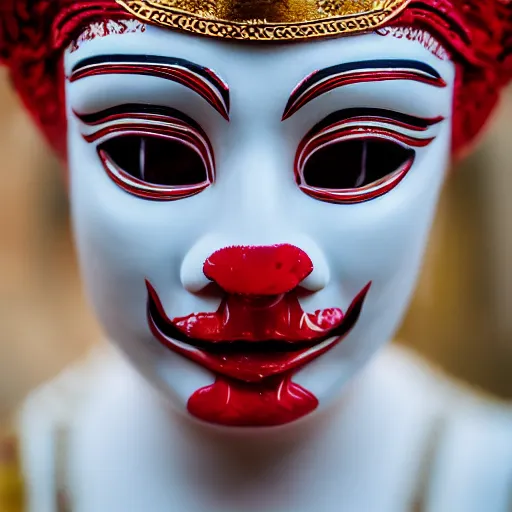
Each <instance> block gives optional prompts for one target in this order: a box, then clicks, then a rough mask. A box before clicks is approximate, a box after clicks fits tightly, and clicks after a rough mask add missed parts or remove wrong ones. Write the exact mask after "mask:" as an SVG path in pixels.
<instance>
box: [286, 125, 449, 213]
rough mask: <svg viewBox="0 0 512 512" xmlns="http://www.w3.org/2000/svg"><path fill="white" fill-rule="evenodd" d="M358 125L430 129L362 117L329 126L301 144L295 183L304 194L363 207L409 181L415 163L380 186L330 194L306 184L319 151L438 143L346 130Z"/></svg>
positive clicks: (368, 128) (367, 129)
mask: <svg viewBox="0 0 512 512" xmlns="http://www.w3.org/2000/svg"><path fill="white" fill-rule="evenodd" d="M443 120H444V118H443V117H442V116H439V117H435V118H432V119H425V121H426V123H427V124H428V125H429V126H432V125H434V124H437V123H440V122H441V121H443ZM354 122H358V123H361V124H364V123H365V122H366V123H368V122H383V123H386V124H389V125H392V126H397V127H399V128H407V129H409V130H415V131H418V132H422V131H425V130H426V128H419V127H417V126H412V125H409V124H406V123H404V122H401V121H397V120H395V119H389V118H379V117H372V116H360V117H353V118H350V119H344V120H343V121H341V122H339V123H334V124H332V125H329V126H326V127H325V128H322V130H320V131H319V132H310V133H308V135H306V137H304V139H303V140H302V141H301V143H300V144H299V147H298V149H297V155H296V158H295V180H296V182H297V184H298V185H299V187H300V188H301V190H302V191H303V192H305V193H307V194H308V195H310V196H312V197H314V198H315V199H319V200H322V201H328V202H333V203H338V204H356V203H362V202H365V201H369V200H371V199H375V198H377V197H380V196H382V195H384V194H386V193H387V192H389V191H390V190H392V189H393V188H394V187H396V186H397V185H398V184H399V183H400V182H401V181H402V180H403V179H404V178H405V176H406V175H407V173H408V172H409V170H410V169H411V167H412V165H413V163H414V158H411V159H410V160H408V161H407V162H405V164H404V165H403V166H402V167H401V168H400V169H397V171H396V172H395V173H392V174H390V175H389V176H386V177H385V178H383V179H382V180H381V181H380V182H375V183H371V184H369V185H367V186H365V187H359V188H353V189H343V190H329V189H325V188H317V187H311V186H309V185H307V184H306V183H304V182H303V171H304V166H305V165H306V163H307V160H308V159H309V158H310V157H311V156H312V155H313V154H314V153H315V152H316V151H318V150H319V149H321V148H323V147H325V146H328V145H329V144H333V143H336V142H341V141H343V140H353V139H358V140H359V139H360V140H363V139H379V138H381V139H386V140H396V141H399V142H401V143H403V144H406V145H408V146H411V147H420V148H421V147H426V146H428V145H429V144H430V143H431V142H432V141H433V140H434V139H433V138H432V137H427V138H420V137H412V136H410V135H406V134H404V133H400V132H398V131H395V130H392V129H391V128H390V129H387V128H382V127H376V126H366V127H365V126H361V125H359V124H358V125H357V126H348V127H347V126H345V125H347V124H352V123H354Z"/></svg>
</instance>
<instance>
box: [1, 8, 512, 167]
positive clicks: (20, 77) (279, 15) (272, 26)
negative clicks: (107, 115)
mask: <svg viewBox="0 0 512 512" xmlns="http://www.w3.org/2000/svg"><path fill="white" fill-rule="evenodd" d="M511 2H512V0H0V63H1V62H2V61H3V62H4V63H6V64H7V66H8V67H9V68H10V72H11V78H12V81H13V83H14V85H15V87H16V88H17V89H18V91H19V93H20V96H21V97H22V99H23V100H24V102H25V104H26V105H27V107H28V109H29V110H30V111H31V113H32V115H33V116H34V118H35V120H36V121H37V123H38V124H39V126H40V127H41V128H42V130H43V132H44V133H45V135H46V136H47V138H48V139H49V141H50V142H51V143H52V145H53V146H54V148H55V149H56V150H57V151H58V153H59V154H60V155H61V157H63V158H65V155H66V147H65V141H66V116H65V109H64V93H63V86H64V76H63V66H62V64H61V58H62V54H63V50H64V48H66V47H67V46H69V44H70V43H71V41H73V39H74V38H75V37H76V36H77V35H78V34H79V33H80V32H82V31H83V30H84V28H85V27H87V26H88V25H90V24H91V23H93V22H96V21H104V20H106V19H134V18H137V19H139V20H143V21H145V22H147V23H150V24H155V25H158V26H164V27H169V28H173V29H176V30H181V31H185V32H191V33H194V34H201V35H205V36H212V37H221V38H225V39H230V40H233V39H235V40H254V41H294V40H304V39H308V38H318V37H333V36H343V35H346V34H354V33H358V32H359V33H361V32H368V31H372V30H374V29H375V28H377V27H383V26H386V27H390V26H394V27H397V26H401V27H412V28H418V29H423V30H425V31H427V32H428V33H430V34H431V35H432V36H434V37H435V39H436V40H437V41H439V42H440V43H441V44H442V45H443V47H444V48H445V49H446V50H447V51H448V53H449V54H450V57H451V59H452V60H453V61H454V62H455V64H456V66H457V77H456V91H455V105H454V115H453V150H454V152H460V150H461V148H463V147H465V146H467V145H468V144H469V143H470V142H472V141H473V140H474V139H475V137H476V136H477V135H478V133H479V132H480V131H481V130H482V127H483V126H484V124H485V121H486V120H487V119H488V117H489V115H490V113H491V112H492V110H493V108H494V106H495V104H496V102H497V100H498V97H499V93H500V91H501V89H502V88H503V87H504V86H505V85H506V84H507V83H508V82H509V81H510V80H511V79H512V3H511Z"/></svg>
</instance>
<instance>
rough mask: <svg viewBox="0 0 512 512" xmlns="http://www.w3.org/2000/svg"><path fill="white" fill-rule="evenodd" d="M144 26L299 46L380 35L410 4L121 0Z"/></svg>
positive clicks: (387, 0)
mask: <svg viewBox="0 0 512 512" xmlns="http://www.w3.org/2000/svg"><path fill="white" fill-rule="evenodd" d="M116 2H117V3H118V4H119V5H121V6H122V7H123V8H124V9H126V10H127V11H128V12H130V13H131V14H133V15H134V16H135V17H136V18H138V19H139V20H141V21H143V22H145V23H150V24H153V25H159V26H162V27H167V28H174V29H178V30H182V31H185V32H192V33H194V34H199V35H204V36H210V37H219V38H224V39H237V40H249V41H293V40H301V39H316V38H321V37H334V36H340V35H346V34H354V33H357V32H367V31H371V30H374V29H376V28H377V27H379V26H381V25H382V24H384V23H385V22H386V21H388V20H389V19H390V18H393V17H394V16H396V15H397V14H398V13H399V12H401V11H402V10H403V9H404V8H405V7H406V6H407V4H408V3H409V2H410V0H116Z"/></svg>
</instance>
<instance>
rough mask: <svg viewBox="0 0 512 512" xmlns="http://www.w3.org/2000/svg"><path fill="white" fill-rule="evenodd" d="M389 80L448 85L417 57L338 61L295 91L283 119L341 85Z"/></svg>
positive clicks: (304, 81) (301, 84)
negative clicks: (416, 59) (413, 58)
mask: <svg viewBox="0 0 512 512" xmlns="http://www.w3.org/2000/svg"><path fill="white" fill-rule="evenodd" d="M387 80H412V81H415V82H421V83H425V84H428V85H432V86H434V87H446V85H447V84H446V82H445V81H444V80H443V78H442V77H441V75H440V74H439V73H438V72H437V71H436V70H435V69H434V68H433V67H432V66H429V65H428V64H425V63H424V62H418V61H415V60H370V61H361V62H348V63H345V64H338V65H336V66H332V67H329V68H325V69H322V70H320V71H315V72H314V73H312V74H311V75H309V76H308V77H306V78H305V79H304V80H303V81H302V82H301V83H300V84H299V85H298V86H297V87H296V88H295V89H294V90H293V92H292V94H291V95H290V98H289V100H288V103H287V104H286V108H285V110H284V113H283V121H285V120H286V119H288V118H290V117H291V116H292V115H293V114H295V113H296V112H297V111H298V110H299V109H301V108H302V107H303V106H304V105H306V104H307V103H309V102H310V101H312V100H313V99H314V98H316V97H318V96H320V95H322V94H325V93H327V92H329V91H332V90H333V89H336V88H338V87H343V86H345V85H350V84H354V83H361V82H381V81H387Z"/></svg>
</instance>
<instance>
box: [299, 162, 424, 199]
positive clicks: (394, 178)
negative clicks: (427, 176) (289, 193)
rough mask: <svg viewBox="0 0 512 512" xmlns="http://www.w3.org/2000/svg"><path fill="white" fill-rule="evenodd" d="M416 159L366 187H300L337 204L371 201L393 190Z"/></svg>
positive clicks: (312, 194)
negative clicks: (338, 189)
mask: <svg viewBox="0 0 512 512" xmlns="http://www.w3.org/2000/svg"><path fill="white" fill-rule="evenodd" d="M413 163H414V159H413V158H411V159H410V160H409V161H408V162H406V163H405V164H404V165H403V167H402V168H401V169H399V170H398V171H396V172H394V173H392V174H390V175H389V176H386V177H385V178H383V179H382V180H380V182H375V183H371V184H370V185H368V186H366V187H361V188H352V189H346V190H343V191H339V192H338V191H335V190H328V189H323V188H316V187H310V186H309V185H305V184H303V183H299V187H300V189H301V190H302V191H303V192H305V193H306V194H308V195H310V196H311V197H314V198H315V199H319V200H320V201H326V202H329V203H337V204H357V203H364V202H366V201H371V200H372V199H376V198H377V197H380V196H383V195H384V194H387V193H388V192H390V191H391V190H393V189H394V188H395V187H396V186H397V185H398V184H399V183H400V182H401V181H402V180H403V179H404V178H405V177H406V176H407V173H408V172H409V171H410V169H411V167H412V164H413Z"/></svg>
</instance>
